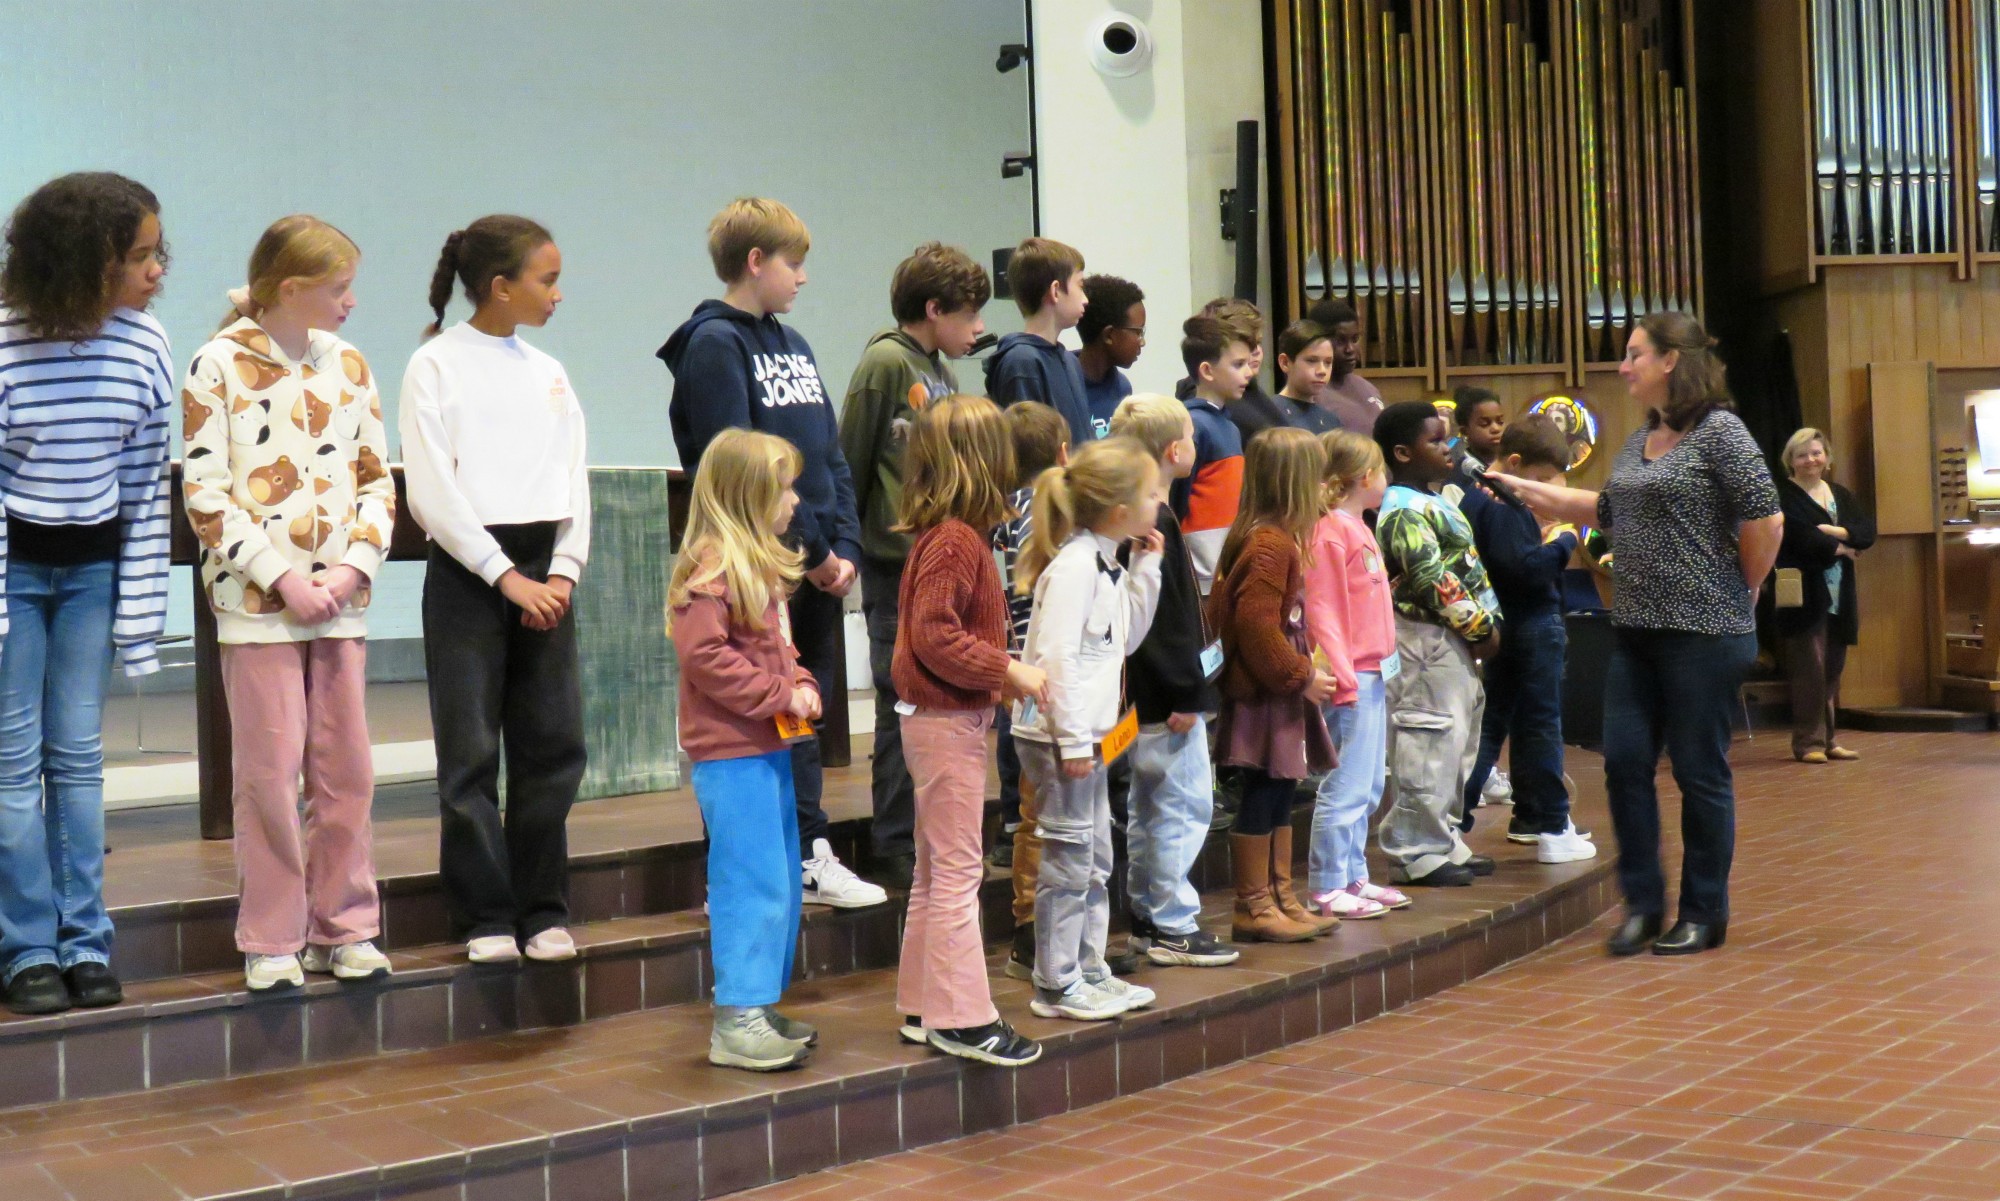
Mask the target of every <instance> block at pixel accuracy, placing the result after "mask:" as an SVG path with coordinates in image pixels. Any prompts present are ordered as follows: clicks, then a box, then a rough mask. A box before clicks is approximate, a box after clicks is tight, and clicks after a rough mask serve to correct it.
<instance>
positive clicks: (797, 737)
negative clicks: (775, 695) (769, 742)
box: [777, 713, 813, 743]
mask: <svg viewBox="0 0 2000 1201" xmlns="http://www.w3.org/2000/svg"><path fill="white" fill-rule="evenodd" d="M777 722H778V737H779V738H781V739H783V740H784V741H786V742H788V743H790V742H804V741H805V740H806V739H808V738H811V737H813V728H812V723H811V722H809V721H807V720H806V719H805V718H803V717H793V716H792V715H791V714H789V713H780V714H778V717H777Z"/></svg>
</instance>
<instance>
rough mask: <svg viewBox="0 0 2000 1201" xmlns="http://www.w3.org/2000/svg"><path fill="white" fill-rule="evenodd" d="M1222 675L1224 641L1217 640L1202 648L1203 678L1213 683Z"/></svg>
mask: <svg viewBox="0 0 2000 1201" xmlns="http://www.w3.org/2000/svg"><path fill="white" fill-rule="evenodd" d="M1221 674H1222V640H1221V639H1220V638H1218V639H1216V640H1215V641H1214V642H1211V643H1209V644H1208V645H1207V646H1204V647H1202V648H1201V677H1202V679H1203V680H1204V681H1207V682H1210V683H1213V682H1214V680H1215V677H1217V676H1219V675H1221Z"/></svg>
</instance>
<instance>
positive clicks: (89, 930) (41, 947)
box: [0, 562, 118, 981]
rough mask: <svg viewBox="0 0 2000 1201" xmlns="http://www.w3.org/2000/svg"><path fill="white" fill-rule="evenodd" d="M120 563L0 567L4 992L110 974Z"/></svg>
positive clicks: (0, 960)
mask: <svg viewBox="0 0 2000 1201" xmlns="http://www.w3.org/2000/svg"><path fill="white" fill-rule="evenodd" d="M117 568H118V565H117V564H116V563H111V562H105V563H86V564H84V565H82V566H79V567H46V566H42V565H40V564H36V563H9V564H8V565H7V623H8V627H7V638H6V642H5V643H4V645H0V980H4V981H11V980H13V978H14V977H15V976H16V975H18V974H19V973H20V972H21V971H22V970H23V969H25V968H30V967H35V966H37V965H42V964H50V965H54V966H57V967H61V968H63V969H65V970H67V969H68V968H71V967H74V966H76V965H77V964H79V963H84V962H92V963H109V962H111V915H110V914H108V913H106V912H105V910H104V737H103V735H104V680H105V675H106V673H107V672H109V671H110V670H111V611H112V606H113V604H114V601H115V597H116V592H117V587H116V585H117V574H116V573H117Z"/></svg>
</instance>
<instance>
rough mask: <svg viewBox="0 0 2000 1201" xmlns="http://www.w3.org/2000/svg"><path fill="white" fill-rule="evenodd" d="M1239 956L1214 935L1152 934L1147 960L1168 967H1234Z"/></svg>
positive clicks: (1200, 932) (1197, 933) (1202, 932)
mask: <svg viewBox="0 0 2000 1201" xmlns="http://www.w3.org/2000/svg"><path fill="white" fill-rule="evenodd" d="M1239 954H1240V953H1239V952H1238V951H1237V950H1236V949H1235V948H1234V947H1231V946H1228V945H1225V944H1224V943H1223V942H1222V940H1221V939H1219V938H1217V937H1215V936H1214V935H1213V934H1208V933H1206V932H1204V931H1201V930H1196V931H1195V932H1194V933H1193V934H1158V933H1156V934H1154V935H1153V937H1152V939H1151V942H1150V944H1149V945H1148V946H1147V947H1146V958H1148V959H1150V960H1152V961H1153V962H1154V963H1161V964H1166V965H1167V966H1169V967H1222V966H1224V965H1226V964H1231V963H1235V962H1236V960H1237V958H1238V957H1239Z"/></svg>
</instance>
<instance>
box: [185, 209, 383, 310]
mask: <svg viewBox="0 0 2000 1201" xmlns="http://www.w3.org/2000/svg"><path fill="white" fill-rule="evenodd" d="M360 261H361V248H360V247H358V246H356V245H355V244H354V240H353V239H352V238H350V237H348V236H347V235H346V234H344V233H341V232H340V231H339V230H338V229H335V228H334V227H333V226H331V225H328V224H327V223H326V222H324V221H322V220H320V219H319V218H318V217H313V216H309V215H307V214H305V213H293V214H292V215H291V216H289V217H280V218H278V219H277V220H276V221H273V222H272V223H271V228H269V229H267V230H265V231H264V236H262V237H260V238H258V239H257V246H256V249H254V250H252V251H251V252H250V268H249V271H248V272H247V273H246V275H245V282H244V283H243V284H242V285H241V286H240V287H235V288H231V289H230V290H229V293H228V297H229V311H228V312H227V313H224V314H223V316H222V324H221V325H218V326H216V327H215V332H216V333H221V332H222V331H223V330H225V329H228V328H229V327H230V326H232V325H234V324H236V323H237V322H238V321H241V320H243V319H244V318H245V317H248V318H251V319H252V320H255V319H256V317H257V315H258V314H259V313H261V312H263V311H264V310H266V309H268V308H270V307H271V306H272V305H274V304H276V303H278V296H279V289H280V288H281V287H282V286H283V284H284V283H285V281H286V280H289V279H297V280H303V281H305V282H306V283H308V284H319V283H324V282H326V281H327V280H329V279H332V278H333V277H334V276H335V275H337V274H339V273H340V271H341V270H342V269H343V268H347V267H352V266H354V265H355V264H357V263H359V262H360Z"/></svg>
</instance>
